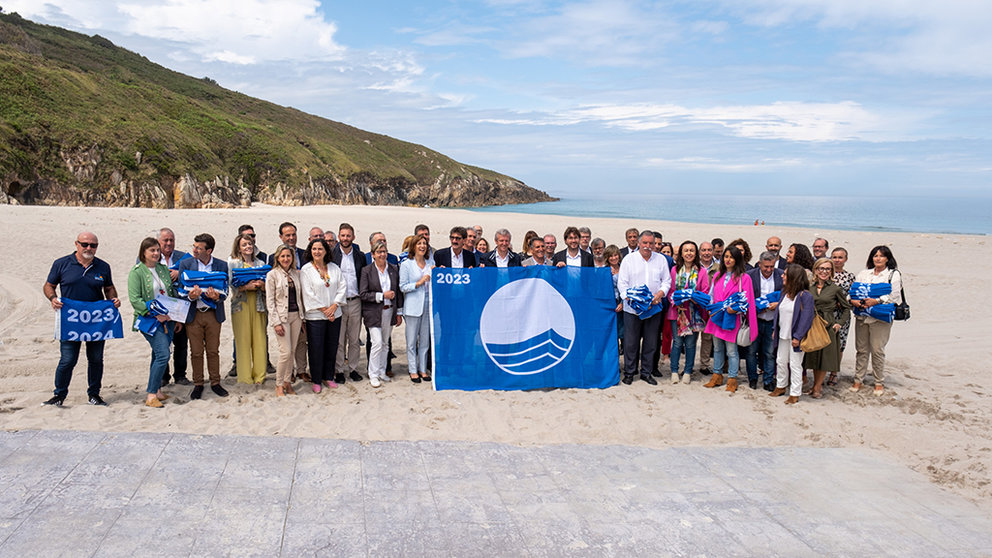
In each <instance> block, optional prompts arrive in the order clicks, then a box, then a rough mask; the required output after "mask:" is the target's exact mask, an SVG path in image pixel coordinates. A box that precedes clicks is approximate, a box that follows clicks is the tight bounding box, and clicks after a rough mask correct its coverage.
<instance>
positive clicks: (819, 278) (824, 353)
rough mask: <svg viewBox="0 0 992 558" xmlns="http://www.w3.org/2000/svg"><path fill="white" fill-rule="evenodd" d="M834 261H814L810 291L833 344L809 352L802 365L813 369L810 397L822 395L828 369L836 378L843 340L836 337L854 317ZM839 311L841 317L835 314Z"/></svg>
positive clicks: (827, 259)
mask: <svg viewBox="0 0 992 558" xmlns="http://www.w3.org/2000/svg"><path fill="white" fill-rule="evenodd" d="M833 278H834V264H833V262H831V261H830V259H829V258H820V259H818V260H816V262H815V263H814V264H813V284H812V285H811V286H810V288H809V290H810V293H811V294H812V295H813V301H814V303H815V304H816V313H817V314H819V315H820V317H821V318H823V320H824V321H825V322H826V326H827V334H828V335H829V336H830V344H829V345H827V346H826V347H824V348H822V349H820V350H819V351H813V352H811V353H806V356H805V357H804V359H803V367H804V368H808V369H811V370H812V371H813V390H812V392H810V397H812V398H813V399H819V398H821V397H823V379H824V377H826V375H827V372H830V375H831V378H832V379H834V380H836V378H837V372H839V371H840V341H839V340H838V338H837V336H838V334H839V333H840V330H841V328H842V327H843V326H844V324H846V323H848V321H849V320H850V319H851V311H850V309H851V304H850V302H848V300H847V290H845V289H842V288H841V287H840V286H838V285H837V284H836V283H834V279H833ZM838 310H839V311H840V312H839V313H840V317H839V318H838V317H837V316H836V314H837V313H838V312H837V311H838Z"/></svg>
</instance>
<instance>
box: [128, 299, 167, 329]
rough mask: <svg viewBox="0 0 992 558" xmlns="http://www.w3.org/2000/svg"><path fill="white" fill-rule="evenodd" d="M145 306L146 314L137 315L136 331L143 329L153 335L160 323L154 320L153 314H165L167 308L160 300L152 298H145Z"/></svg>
mask: <svg viewBox="0 0 992 558" xmlns="http://www.w3.org/2000/svg"><path fill="white" fill-rule="evenodd" d="M145 308H147V309H148V314H145V315H144V316H138V319H137V320H136V321H135V326H136V327H137V328H138V331H143V332H145V333H147V334H148V335H154V334H155V332H156V331H158V326H159V325H161V322H159V321H158V320H156V319H155V316H162V315H167V314H168V313H169V310H168V309H167V308H166V307H165V306H163V305H162V303H161V302H159V301H158V300H154V299H153V300H146V301H145Z"/></svg>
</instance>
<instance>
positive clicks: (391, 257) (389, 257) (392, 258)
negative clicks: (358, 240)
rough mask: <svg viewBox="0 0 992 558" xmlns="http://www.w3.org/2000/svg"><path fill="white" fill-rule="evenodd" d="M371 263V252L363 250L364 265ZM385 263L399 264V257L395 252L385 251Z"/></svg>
mask: <svg viewBox="0 0 992 558" xmlns="http://www.w3.org/2000/svg"><path fill="white" fill-rule="evenodd" d="M371 263H372V252H365V265H370V264H371ZM386 263H391V264H393V265H400V259H399V257H398V256H397V255H396V254H390V253H388V252H387V253H386Z"/></svg>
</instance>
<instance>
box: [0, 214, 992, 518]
mask: <svg viewBox="0 0 992 558" xmlns="http://www.w3.org/2000/svg"><path fill="white" fill-rule="evenodd" d="M283 221H291V222H294V223H296V224H297V226H298V228H299V232H300V236H301V237H304V238H305V237H306V233H307V230H308V229H309V228H310V227H311V226H319V227H322V228H328V227H330V228H333V230H335V231H336V230H337V225H338V224H339V223H341V222H342V221H346V222H349V223H351V224H352V225H353V226H354V227H355V229H356V233H357V240H358V241H359V242H360V243H361V245H362V248H363V249H367V244H368V236H369V234H370V233H372V232H373V231H377V230H381V231H383V232H385V234H386V235H387V237H388V239H389V244H390V247H391V249H392V251H393V252H398V251H399V247H400V243H401V242H402V239H403V238H404V236H406V235H408V234H410V233H411V232H412V230H413V227H414V225H416V224H417V223H426V224H427V225H429V226H430V227H431V231H432V234H433V242H432V244H433V245H434V246H435V247H444V246H447V244H448V243H447V231H448V229H449V228H450V227H452V226H454V225H469V224H480V225H482V226H483V227H484V228H485V235H486V237H487V239H490V240H491V239H492V233H493V232H494V231H495V230H496V229H497V228H500V227H505V228H507V229H509V230H510V231H511V232H512V233H513V240H514V247H515V248H517V247H519V244H520V241H521V240H522V239H523V236H524V233H525V232H526V231H527V230H528V229H534V230H536V231H537V232H539V233H541V234H544V233H547V232H551V233H554V234H555V235H557V236H558V237H559V238H560V237H561V233H562V231H563V230H564V228H565V227H566V226H568V225H573V224H574V225H576V226H582V225H585V226H588V227H590V228H591V229H592V231H593V236H594V237H602V238H604V239H605V240H606V241H607V244H610V243H616V244H618V245H622V243H623V232H624V230H625V229H627V228H628V227H631V226H634V227H638V228H639V229H643V228H650V229H655V230H659V231H661V232H663V233H664V235H665V238H666V240H669V241H671V242H673V243H676V245H677V243H678V242H681V241H682V240H683V239H686V238H689V239H693V240H696V241H697V242H699V241H702V240H709V239H710V238H712V237H714V236H719V237H722V238H723V239H725V240H727V241H730V240H732V239H734V238H737V237H743V238H744V239H746V240H747V241H748V242H749V243H750V244H751V247H752V251H754V252H756V253H757V252H759V251H760V248H761V247H762V246H764V242H765V239H766V238H767V237H768V236H770V235H777V236H780V237H781V238H782V239H783V241H784V243H785V245H786V246H787V245H788V244H789V243H792V242H803V243H806V244H810V243H812V241H813V239H814V238H815V237H816V236H818V235H820V236H824V237H826V238H828V239H829V240H830V245H831V247H834V246H843V247H845V248H847V249H848V250H849V251H850V253H851V258H850V261H849V262H848V270H850V271H854V272H856V271H858V270H859V269H860V268H861V266H862V265H863V264H864V261H865V259H866V256H867V253H868V250H869V249H870V248H871V247H872V246H874V245H877V244H888V245H890V246H891V248H892V250H893V252H894V255H895V257H896V258H897V260H898V262H899V267H900V269H901V270H902V271H903V273H904V277H905V282H906V296H907V299H908V301H909V302H910V303H911V305H912V312H913V318H912V319H911V320H909V321H908V322H903V323H897V324H896V325H895V326H894V329H893V333H892V338H891V340H890V342H889V344H888V348H887V350H886V353H887V356H888V363H887V380H886V388H887V393H886V395H885V396H883V397H880V398H878V397H874V396H872V395H871V393H870V390H863V391H862V393H858V394H852V393H849V392H848V391H847V387H848V386H849V385H850V383H851V377H852V374H853V366H854V346H853V345H854V344H853V331H852V338H851V342H850V343H849V344H848V347H847V351H846V353H845V355H844V363H843V369H842V372H841V383H840V385H838V386H837V387H836V388H826V390H825V396H824V398H823V399H821V400H819V401H815V400H812V399H809V398H806V397H803V398H802V399H801V401H800V403H799V404H798V405H795V406H790V407H787V406H785V405H783V401H784V399H782V398H775V399H773V398H769V397H767V395H766V392H765V391H763V390H758V391H752V390H750V389H748V388H747V387H746V385H745V386H744V387H743V388H742V389H741V390H739V391H738V392H737V393H736V394H734V395H730V394H728V393H727V392H725V391H723V390H722V389H720V390H708V389H704V388H703V387H702V383H703V382H701V381H699V380H698V375H697V376H694V378H693V383H692V384H691V385H688V386H686V385H670V384H668V383H667V382H661V383H660V385H659V386H657V387H653V386H649V385H647V384H646V383H644V382H636V383H635V384H634V385H633V386H630V387H628V386H623V385H619V386H616V387H612V388H609V389H605V390H589V391H582V390H555V391H536V392H494V391H482V392H459V391H445V392H433V391H432V390H431V389H430V387H428V386H426V385H414V384H411V383H410V382H409V381H406V380H404V374H403V372H404V371H405V369H406V367H405V362H406V360H405V357H404V356H403V354H404V353H403V351H401V350H397V351H396V352H397V354H399V355H400V357H399V358H398V359H397V360H395V361H394V366H395V367H396V369H397V380H398V381H395V382H393V383H391V384H386V385H385V386H384V388H382V389H378V390H375V389H373V388H372V387H371V386H370V385H369V383H368V381H364V382H360V383H352V382H349V383H347V384H345V385H344V386H342V387H341V388H339V389H337V390H327V391H325V393H323V394H321V395H317V396H315V395H313V394H312V393H306V394H303V395H300V396H297V397H286V398H278V399H277V398H276V397H275V394H274V393H273V389H274V386H273V382H271V381H270V382H268V383H267V384H266V385H265V386H263V387H262V388H260V389H256V388H255V387H254V386H247V385H239V384H236V383H234V381H233V379H225V380H224V385H225V386H226V387H227V388H228V389H229V390H230V391H231V397H229V398H227V399H217V398H214V397H207V398H206V399H204V400H202V401H194V402H189V400H188V395H189V388H186V387H181V386H180V387H177V386H171V385H170V386H168V387H166V388H165V391H166V392H167V393H171V394H173V395H175V396H176V397H175V398H174V399H172V400H170V401H169V402H168V404H167V405H166V408H164V409H161V410H155V409H148V408H146V407H144V406H143V405H142V402H143V399H144V394H143V391H144V386H145V383H146V381H147V376H148V360H149V354H150V349H149V346H148V343H147V342H145V340H144V339H142V338H141V336H140V335H138V334H136V333H131V332H130V331H129V328H126V332H125V339H124V340H118V341H113V342H109V343H108V345H107V348H106V357H105V365H106V371H105V374H104V387H103V392H102V393H103V396H104V398H105V399H106V400H107V401H108V402H109V403H110V406H109V407H107V408H98V407H92V406H89V405H87V404H86V398H85V385H86V373H85V366H86V364H85V357H81V358H80V362H79V363H78V364H77V366H76V369H75V373H74V377H73V383H72V385H71V386H70V393H69V398H68V399H67V401H66V407H65V408H62V409H57V408H50V407H42V406H41V405H40V404H41V402H42V401H44V400H45V399H47V398H48V397H50V395H51V390H52V387H53V378H54V370H55V365H56V363H57V362H58V344H57V342H55V341H54V340H53V329H54V316H53V312H52V310H51V308H50V306H49V304H48V302H47V301H46V300H45V298H44V296H43V294H42V290H41V286H42V283H43V282H44V280H45V277H46V276H47V273H48V270H49V268H50V266H51V263H52V261H53V260H54V259H55V258H57V257H61V256H64V255H66V254H68V253H70V252H71V251H72V250H73V240H74V239H75V236H76V234H77V233H78V232H80V231H82V230H90V231H93V232H94V233H95V234H96V235H97V236H98V237H99V239H100V247H99V250H98V252H97V256H98V257H100V258H102V259H104V260H106V261H107V262H109V263H110V265H111V267H112V268H113V272H114V280H115V284H116V285H117V288H118V291H119V292H120V294H121V296H122V297H126V290H127V289H126V283H127V272H128V270H129V269H130V267H131V265H132V264H133V262H134V259H135V256H136V255H137V248H138V244H139V242H140V241H141V239H142V238H144V237H145V236H150V235H151V236H154V234H155V232H156V231H157V230H158V228H160V227H163V226H168V227H170V228H172V229H173V230H174V231H175V233H176V237H177V248H179V249H182V250H188V247H189V245H190V244H191V242H192V237H193V236H194V235H195V234H197V233H201V232H209V233H211V234H213V235H214V236H215V237H216V238H217V249H216V250H215V256H218V257H226V256H227V254H228V253H229V250H230V244H231V241H232V239H233V237H234V235H235V233H236V230H237V227H238V226H239V225H240V224H243V223H250V224H252V225H254V227H255V230H256V232H257V233H258V242H259V246H260V247H261V248H262V249H263V250H265V251H271V249H272V248H274V247H275V245H276V244H277V243H278V237H277V227H278V225H279V223H281V222H283ZM0 223H2V224H0V232H2V234H0V253H2V255H3V257H4V261H5V265H3V267H2V268H0V341H2V345H0V427H2V428H3V429H5V430H23V429H74V430H94V431H127V432H131V431H148V432H187V433H201V434H219V433H224V434H244V435H257V436H272V435H276V436H302V437H317V438H338V439H349V440H472V441H494V442H505V443H511V444H520V445H525V446H526V445H534V444H556V443H575V444H596V445H611V444H623V445H634V446H645V447H652V448H663V447H669V446H748V447H759V446H809V447H857V448H867V449H871V450H877V451H878V452H881V453H882V454H884V455H885V456H887V457H889V458H891V459H894V460H897V461H899V462H901V463H904V464H906V465H907V466H909V467H910V468H912V469H914V470H916V471H919V472H921V473H924V474H926V475H927V476H928V477H929V478H930V479H931V480H932V481H933V482H934V483H936V484H938V485H940V486H942V487H944V488H946V489H948V490H951V491H954V492H956V493H958V494H961V495H963V496H965V497H966V498H968V499H970V500H971V501H973V502H975V503H977V504H978V505H979V506H981V507H982V508H983V509H986V510H989V511H990V512H992V484H990V480H989V479H990V478H992V433H990V429H989V428H988V425H989V424H990V423H992V405H990V404H989V403H990V397H989V396H990V394H992V387H990V385H989V382H987V381H986V378H985V375H986V373H987V372H988V370H989V364H988V362H989V358H990V357H992V344H990V343H989V342H988V339H989V338H990V337H992V315H990V314H988V313H984V312H981V313H977V314H975V315H972V314H970V313H968V312H967V311H968V310H970V309H971V308H972V306H973V305H974V301H973V300H972V297H970V296H969V294H970V293H978V292H981V290H980V282H981V281H982V280H981V279H980V278H981V277H982V276H984V275H985V274H986V272H990V271H992V263H990V259H989V258H988V256H990V255H992V250H990V249H989V245H988V242H989V239H988V238H987V237H983V236H963V235H960V236H958V235H934V234H916V233H878V232H857V231H834V230H812V229H803V228H773V227H754V226H751V225H744V224H742V225H740V226H728V225H705V224H688V223H676V222H669V221H647V222H645V221H627V220H616V219H577V218H571V217H560V216H534V215H523V214H513V213H477V212H471V211H465V210H454V209H422V208H398V207H340V206H324V207H306V208H295V207H272V206H255V207H252V208H250V209H230V210H150V209H123V208H77V207H24V206H9V205H3V206H0ZM559 246H561V240H559ZM25 257H26V259H25ZM938 262H940V263H938ZM944 262H946V263H944ZM959 262H967V264H966V265H964V266H962V265H961V264H960V263H959ZM963 269H966V270H967V272H964V273H963V272H962V271H961V270H963ZM122 312H123V314H124V319H125V323H126V324H129V323H130V319H131V310H130V307H129V305H127V304H126V303H125V304H123V305H122ZM963 316H967V318H965V319H962V317H963ZM398 329H399V331H396V332H395V333H394V337H393V339H394V346H396V347H397V348H402V347H404V342H403V332H402V328H398ZM231 338H232V335H231V329H230V327H229V325H228V324H225V325H224V329H223V333H222V338H221V369H222V371H223V372H224V373H225V374H226V371H227V370H228V369H229V368H230V365H231ZM272 351H273V352H275V345H274V343H273V344H272ZM697 366H698V363H697ZM870 383H871V380H870V377H869V385H870ZM299 385H300V384H298V386H299ZM301 393H302V392H301ZM731 465H732V464H731Z"/></svg>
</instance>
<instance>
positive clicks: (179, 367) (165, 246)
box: [134, 227, 192, 386]
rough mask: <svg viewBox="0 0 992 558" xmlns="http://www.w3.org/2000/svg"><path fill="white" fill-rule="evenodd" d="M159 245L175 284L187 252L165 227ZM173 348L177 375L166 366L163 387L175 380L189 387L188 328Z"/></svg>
mask: <svg viewBox="0 0 992 558" xmlns="http://www.w3.org/2000/svg"><path fill="white" fill-rule="evenodd" d="M158 244H159V246H160V247H161V248H162V252H161V260H160V261H161V262H162V265H164V266H166V267H168V268H169V275H171V276H172V282H173V283H175V282H176V280H177V279H178V278H179V266H178V265H177V264H178V262H179V260H181V259H183V257H184V256H185V255H186V252H183V251H182V250H176V233H174V232H172V229H170V228H168V227H163V228H161V229H160V230H159V231H158ZM134 263H138V261H137V260H135V262H134ZM172 347H173V351H172V364H173V370H175V374H171V373H170V372H169V366H168V365H166V367H165V372H163V373H162V385H163V386H167V385H169V381H170V380H172V379H173V378H175V381H176V384H178V385H182V386H188V385H190V384H191V383H192V382H190V381H189V379H187V378H186V366H187V363H188V361H189V342H188V341H187V339H186V328H184V327H181V328H179V331H177V332H176V333H175V334H174V335H173V336H172Z"/></svg>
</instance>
